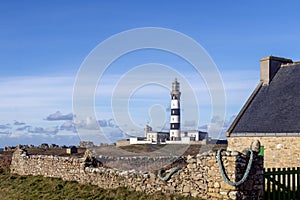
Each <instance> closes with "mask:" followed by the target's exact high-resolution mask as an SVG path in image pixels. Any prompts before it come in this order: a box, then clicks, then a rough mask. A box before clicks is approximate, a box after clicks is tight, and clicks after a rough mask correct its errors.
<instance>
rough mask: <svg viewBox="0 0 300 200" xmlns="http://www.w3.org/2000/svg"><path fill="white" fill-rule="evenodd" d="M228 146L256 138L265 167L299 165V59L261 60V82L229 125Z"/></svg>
mask: <svg viewBox="0 0 300 200" xmlns="http://www.w3.org/2000/svg"><path fill="white" fill-rule="evenodd" d="M226 135H227V138H228V148H229V149H231V150H242V149H243V148H244V147H245V146H250V144H251V142H252V141H255V140H259V141H260V143H261V145H262V146H263V148H264V167H265V168H271V167H281V168H283V167H299V166H300V62H293V61H292V60H290V59H286V58H279V57H274V56H268V57H264V58H263V59H261V60H260V82H259V83H258V85H257V87H256V88H255V90H254V91H253V93H252V94H251V96H250V97H249V99H248V100H247V102H246V103H245V105H244V106H243V108H242V109H241V111H240V113H239V114H238V115H237V117H236V119H235V120H234V121H233V123H232V124H231V126H230V127H229V129H228V131H227V133H226Z"/></svg>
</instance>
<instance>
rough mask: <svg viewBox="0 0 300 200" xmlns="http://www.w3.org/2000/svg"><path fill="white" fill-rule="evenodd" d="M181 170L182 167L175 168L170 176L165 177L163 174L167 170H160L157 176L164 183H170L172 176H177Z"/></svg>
mask: <svg viewBox="0 0 300 200" xmlns="http://www.w3.org/2000/svg"><path fill="white" fill-rule="evenodd" d="M179 170H181V168H180V167H174V168H172V170H171V171H170V172H169V173H168V174H166V175H165V176H163V175H162V174H163V173H164V172H165V170H164V169H160V170H158V174H157V176H158V178H159V179H160V180H162V181H168V180H170V178H171V176H172V175H173V174H175V173H176V172H178V171H179Z"/></svg>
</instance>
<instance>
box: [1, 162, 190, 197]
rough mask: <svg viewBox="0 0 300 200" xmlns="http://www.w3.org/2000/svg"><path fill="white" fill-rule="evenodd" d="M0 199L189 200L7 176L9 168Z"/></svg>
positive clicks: (41, 178) (53, 179)
mask: <svg viewBox="0 0 300 200" xmlns="http://www.w3.org/2000/svg"><path fill="white" fill-rule="evenodd" d="M0 199H1V200H13V199H24V200H26V199H30V200H31V199H47V200H48V199H49V200H51V199H53V200H54V199H66V200H67V199H70V200H71V199H72V200H73V199H103V200H104V199H106V200H113V199H116V200H118V199H120V200H123V199H145V200H147V199H149V200H160V199H169V200H171V199H174V200H175V199H176V200H188V199H195V198H191V197H182V196H178V195H169V194H162V193H155V194H152V195H146V194H145V193H142V192H135V191H129V190H128V189H126V188H118V189H101V188H99V187H98V186H93V185H83V184H79V183H77V182H75V181H71V182H70V181H63V180H62V179H58V178H44V177H41V176H19V175H15V174H11V173H10V172H9V169H7V168H6V169H4V170H3V171H2V172H0Z"/></svg>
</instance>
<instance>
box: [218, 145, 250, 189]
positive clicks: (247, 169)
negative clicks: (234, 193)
mask: <svg viewBox="0 0 300 200" xmlns="http://www.w3.org/2000/svg"><path fill="white" fill-rule="evenodd" d="M223 150H224V149H219V150H218V153H217V160H218V165H219V169H220V173H221V175H222V177H223V179H224V181H225V182H226V183H228V184H229V185H231V186H239V185H241V184H242V183H244V182H245V181H246V179H247V177H248V175H249V173H250V169H251V166H252V162H253V151H252V150H251V149H249V148H247V149H245V150H247V151H250V158H249V162H248V165H247V168H246V171H245V173H244V175H243V177H242V179H241V180H239V181H238V182H233V181H230V180H229V178H228V176H227V174H226V172H225V170H224V166H223V163H222V158H221V152H222V151H223Z"/></svg>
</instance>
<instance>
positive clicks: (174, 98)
mask: <svg viewBox="0 0 300 200" xmlns="http://www.w3.org/2000/svg"><path fill="white" fill-rule="evenodd" d="M179 89H180V88H179V82H177V79H176V78H175V81H174V82H173V83H172V91H171V120H170V140H172V141H180V140H181V138H180V95H181V92H180V90H179Z"/></svg>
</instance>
